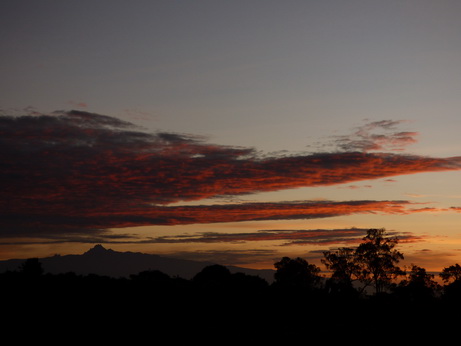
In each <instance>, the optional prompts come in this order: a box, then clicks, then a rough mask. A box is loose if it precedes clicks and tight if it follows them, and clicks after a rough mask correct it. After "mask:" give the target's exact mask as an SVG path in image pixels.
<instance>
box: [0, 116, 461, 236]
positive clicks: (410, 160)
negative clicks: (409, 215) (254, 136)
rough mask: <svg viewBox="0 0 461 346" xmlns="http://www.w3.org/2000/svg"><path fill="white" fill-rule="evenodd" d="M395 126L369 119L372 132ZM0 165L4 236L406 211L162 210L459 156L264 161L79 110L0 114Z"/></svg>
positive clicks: (435, 165)
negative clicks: (52, 231) (214, 198)
mask: <svg viewBox="0 0 461 346" xmlns="http://www.w3.org/2000/svg"><path fill="white" fill-rule="evenodd" d="M395 125H396V123H394V122H382V123H374V124H371V125H369V129H374V128H382V129H386V130H388V129H393V126H395ZM369 129H366V130H362V132H363V131H365V132H364V133H366V132H367V131H369ZM361 136H362V137H364V138H365V137H366V135H365V134H361ZM405 136H406V135H402V133H395V134H394V136H393V137H392V136H391V137H392V138H397V137H398V138H403V137H405ZM391 137H389V138H391ZM410 137H411V136H410ZM399 141H400V140H399ZM351 145H352V144H351ZM352 147H353V145H352ZM356 148H358V146H356ZM362 149H364V148H362ZM0 161H1V162H2V169H1V171H0V189H1V191H2V199H1V200H0V229H1V231H0V235H4V236H5V235H11V234H17V235H18V234H21V233H22V232H23V233H24V234H31V233H36V234H41V233H42V232H45V231H46V232H50V230H55V231H56V232H74V231H75V232H76V230H87V229H99V230H101V229H106V228H113V227H125V226H132V225H135V226H136V225H148V224H165V225H174V224H188V223H211V222H229V221H248V220H276V219H277V220H280V219H301V218H306V219H308V218H318V217H331V216H336V215H349V214H353V213H363V212H385V213H387V212H403V211H404V209H405V207H406V202H404V201H403V202H402V201H397V202H396V201H352V202H331V201H324V202H322V203H319V202H311V201H303V202H277V203H267V204H261V203H243V204H234V205H232V204H228V205H213V206H168V205H170V204H171V203H178V202H181V201H193V200H201V199H206V198H211V197H218V196H226V197H227V196H238V195H249V194H254V193H258V192H263V191H278V190H283V189H292V188H299V187H310V186H321V185H324V186H326V185H334V184H342V183H348V182H357V181H360V180H368V179H376V178H384V177H392V176H397V175H402V174H414V173H420V172H438V171H449V170H459V169H461V157H450V158H432V157H422V156H414V155H403V154H396V153H368V152H365V151H354V152H349V151H347V152H333V153H316V154H310V155H297V154H294V155H288V154H284V155H278V156H266V155H261V154H260V153H259V152H258V151H257V150H255V149H253V148H246V147H237V146H223V145H215V144H212V143H209V141H208V139H207V138H205V137H200V136H194V135H189V134H180V133H167V132H155V133H151V132H146V131H144V130H143V129H141V128H139V127H137V126H135V125H133V124H131V123H129V122H126V121H122V120H120V119H117V118H114V117H110V116H105V115H100V114H94V113H89V112H82V111H70V112H64V111H61V112H56V113H55V114H50V115H44V114H35V113H34V114H31V113H29V115H27V116H0Z"/></svg>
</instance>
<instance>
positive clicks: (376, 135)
mask: <svg viewBox="0 0 461 346" xmlns="http://www.w3.org/2000/svg"><path fill="white" fill-rule="evenodd" d="M404 122H405V121H404V120H381V121H373V122H369V123H366V124H364V125H362V126H359V127H356V128H355V129H354V131H353V132H352V134H348V135H339V136H333V137H332V139H331V141H330V142H327V143H322V147H323V148H330V149H331V148H332V149H333V150H335V151H336V150H339V151H349V152H351V151H359V152H370V151H391V152H393V151H394V152H395V151H398V152H401V151H403V150H404V149H405V148H406V147H407V146H408V145H410V144H413V143H416V142H417V139H416V138H417V136H418V135H419V133H418V132H414V131H400V130H398V126H400V125H401V124H402V123H404Z"/></svg>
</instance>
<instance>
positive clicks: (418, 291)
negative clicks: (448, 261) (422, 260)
mask: <svg viewBox="0 0 461 346" xmlns="http://www.w3.org/2000/svg"><path fill="white" fill-rule="evenodd" d="M439 289H440V285H439V284H438V283H437V282H436V281H434V275H433V274H428V273H427V272H426V269H424V268H422V267H419V266H417V265H415V264H413V265H412V266H411V271H410V272H409V273H408V277H407V279H405V280H402V281H401V282H400V283H399V285H398V286H397V288H396V293H397V294H398V295H399V296H403V297H404V298H405V299H407V300H411V301H428V300H431V299H433V298H434V297H435V294H436V293H437V291H438V290H439Z"/></svg>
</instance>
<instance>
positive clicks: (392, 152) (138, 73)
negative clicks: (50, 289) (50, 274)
mask: <svg viewBox="0 0 461 346" xmlns="http://www.w3.org/2000/svg"><path fill="white" fill-rule="evenodd" d="M460 15H461V2H460V1H458V0H430V1H429V0H407V1H397V0H395V1H394V0H386V1H374V0H361V1H358V0H349V1H341V0H325V1H314V0H304V1H291V0H287V1H272V0H265V1H262V0H261V1H259V0H246V1H240V0H233V1H220V0H210V1H202V0H197V1H173V0H169V1H167V0H165V1H151V0H149V1H147V0H146V1H141V0H134V1H118V0H111V1H108V0H98V1H89V0H78V1H77V0H69V1H55V0H54V1H48V0H38V1H37V0H33V1H32V0H25V1H21V0H15V1H2V2H1V3H0V20H1V23H2V30H1V31H0V47H1V50H2V57H1V59H0V75H1V76H2V78H1V79H0V164H1V170H0V191H1V199H0V260H3V259H10V258H28V257H46V256H51V255H54V254H61V255H64V254H79V253H83V252H85V251H87V250H88V249H89V248H91V247H93V246H94V245H95V244H102V245H104V246H105V247H106V248H111V249H114V250H117V251H136V252H145V253H154V254H160V255H169V256H176V257H181V258H187V259H194V260H207V261H213V262H217V263H220V264H232V265H238V266H245V267H250V268H273V263H274V262H275V261H278V260H279V259H280V258H281V257H282V256H289V257H298V256H299V257H302V258H305V259H306V260H308V261H309V262H310V263H315V264H317V265H319V266H321V264H320V258H322V252H323V251H326V250H330V249H335V248H338V247H343V246H356V245H357V244H359V243H360V241H361V239H362V238H363V237H364V235H365V234H366V230H367V229H369V228H386V229H387V230H388V232H389V233H390V234H391V235H396V236H398V237H399V238H400V243H399V246H398V248H399V250H400V251H401V252H403V253H404V255H405V261H404V264H406V265H409V264H411V263H414V264H417V265H419V266H422V267H424V268H426V269H428V270H434V271H436V270H441V269H442V268H443V267H445V266H448V265H452V264H455V263H461V183H460V177H461V141H460V135H459V133H460V130H461V20H460Z"/></svg>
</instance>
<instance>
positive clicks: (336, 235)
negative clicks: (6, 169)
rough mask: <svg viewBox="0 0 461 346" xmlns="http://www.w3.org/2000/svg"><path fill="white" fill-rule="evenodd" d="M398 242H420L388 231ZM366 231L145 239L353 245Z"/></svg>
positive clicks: (258, 233) (358, 229)
mask: <svg viewBox="0 0 461 346" xmlns="http://www.w3.org/2000/svg"><path fill="white" fill-rule="evenodd" d="M388 233H389V235H392V236H397V237H398V239H399V241H402V242H415V241H422V238H420V237H416V236H414V235H413V234H410V233H397V232H388ZM366 234H367V229H360V228H345V229H307V230H306V229H302V230H260V231H256V232H248V233H218V232H204V233H200V234H194V235H192V234H182V235H175V236H162V237H158V238H154V239H150V240H148V241H149V242H152V243H240V242H254V241H277V242H282V243H283V245H303V244H310V245H323V246H325V245H333V244H334V245H337V244H350V245H357V244H359V243H360V242H362V239H363V238H364V237H365V235H366Z"/></svg>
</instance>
